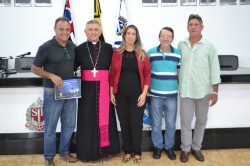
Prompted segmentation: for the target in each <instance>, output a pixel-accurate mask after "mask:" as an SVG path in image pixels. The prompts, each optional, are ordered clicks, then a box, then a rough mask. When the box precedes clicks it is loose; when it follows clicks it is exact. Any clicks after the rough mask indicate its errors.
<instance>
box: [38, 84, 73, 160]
mask: <svg viewBox="0 0 250 166" xmlns="http://www.w3.org/2000/svg"><path fill="white" fill-rule="evenodd" d="M43 116H44V123H45V129H44V158H45V160H53V159H54V157H55V155H56V126H57V123H58V120H59V118H60V121H61V134H60V144H59V154H60V155H64V154H69V153H70V152H69V146H70V142H71V136H72V134H73V132H74V129H75V124H76V100H75V99H68V100H55V95H54V89H50V88H44V104H43Z"/></svg>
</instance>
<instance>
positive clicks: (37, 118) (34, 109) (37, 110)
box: [25, 97, 44, 131]
mask: <svg viewBox="0 0 250 166" xmlns="http://www.w3.org/2000/svg"><path fill="white" fill-rule="evenodd" d="M26 122H27V123H26V124H25V127H27V128H28V129H30V130H32V131H43V130H44V119H43V101H42V100H41V99H40V97H39V98H38V99H37V101H36V102H34V103H32V104H31V105H30V106H29V107H28V108H27V111H26Z"/></svg>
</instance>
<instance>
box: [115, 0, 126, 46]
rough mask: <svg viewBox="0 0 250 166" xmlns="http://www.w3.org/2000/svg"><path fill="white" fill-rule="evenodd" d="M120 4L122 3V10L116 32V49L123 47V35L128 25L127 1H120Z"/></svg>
mask: <svg viewBox="0 0 250 166" xmlns="http://www.w3.org/2000/svg"><path fill="white" fill-rule="evenodd" d="M120 2H121V3H120V10H119V17H118V25H117V30H116V40H115V43H114V48H118V47H119V46H120V45H121V43H122V33H123V32H124V30H125V28H126V27H127V24H128V20H127V12H126V5H125V0H120Z"/></svg>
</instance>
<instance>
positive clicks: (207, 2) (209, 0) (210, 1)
mask: <svg viewBox="0 0 250 166" xmlns="http://www.w3.org/2000/svg"><path fill="white" fill-rule="evenodd" d="M215 5H216V1H215V0H200V6H215Z"/></svg>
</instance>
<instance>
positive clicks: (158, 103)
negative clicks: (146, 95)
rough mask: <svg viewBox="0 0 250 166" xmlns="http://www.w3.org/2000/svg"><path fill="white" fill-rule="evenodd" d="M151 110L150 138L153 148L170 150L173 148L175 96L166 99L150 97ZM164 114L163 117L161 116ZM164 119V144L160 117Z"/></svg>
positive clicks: (175, 112) (175, 111)
mask: <svg viewBox="0 0 250 166" xmlns="http://www.w3.org/2000/svg"><path fill="white" fill-rule="evenodd" d="M150 103H151V109H152V116H151V117H152V132H151V138H152V142H153V145H154V147H155V148H159V149H163V148H164V149H171V148H173V147H174V140H175V130H176V127H175V123H176V114H177V95H176V96H170V97H166V98H161V97H150ZM163 113H164V115H163ZM163 116H164V119H165V135H164V143H163V136H162V130H161V125H162V117H163Z"/></svg>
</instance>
